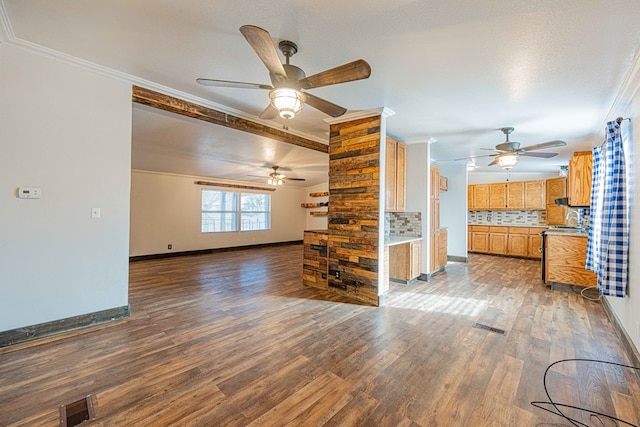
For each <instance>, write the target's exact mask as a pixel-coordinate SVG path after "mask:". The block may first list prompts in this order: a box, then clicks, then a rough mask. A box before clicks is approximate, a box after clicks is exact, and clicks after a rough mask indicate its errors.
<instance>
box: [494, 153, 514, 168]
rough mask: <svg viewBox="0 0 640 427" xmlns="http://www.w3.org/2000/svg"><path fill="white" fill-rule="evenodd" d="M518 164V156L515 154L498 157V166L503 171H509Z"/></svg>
mask: <svg viewBox="0 0 640 427" xmlns="http://www.w3.org/2000/svg"><path fill="white" fill-rule="evenodd" d="M516 163H518V156H517V155H516V154H507V155H505V156H500V157H498V164H499V165H500V167H501V168H502V169H504V170H509V169H511V168H512V167H514V166H515V165H516Z"/></svg>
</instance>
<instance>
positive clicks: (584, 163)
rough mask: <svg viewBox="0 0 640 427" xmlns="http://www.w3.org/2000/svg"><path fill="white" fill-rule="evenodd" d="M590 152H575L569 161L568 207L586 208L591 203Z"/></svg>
mask: <svg viewBox="0 0 640 427" xmlns="http://www.w3.org/2000/svg"><path fill="white" fill-rule="evenodd" d="M592 162H593V160H592V157H591V151H576V152H575V153H573V157H571V160H569V177H568V181H567V186H568V190H567V193H568V194H567V197H568V198H569V206H575V207H588V206H589V204H590V201H591V168H592Z"/></svg>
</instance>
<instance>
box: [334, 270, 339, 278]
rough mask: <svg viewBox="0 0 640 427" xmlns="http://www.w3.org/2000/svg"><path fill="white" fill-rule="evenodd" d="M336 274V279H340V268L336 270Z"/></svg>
mask: <svg viewBox="0 0 640 427" xmlns="http://www.w3.org/2000/svg"><path fill="white" fill-rule="evenodd" d="M334 276H336V279H339V278H340V271H339V270H336V271H335V272H334Z"/></svg>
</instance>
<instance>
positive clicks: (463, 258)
mask: <svg viewBox="0 0 640 427" xmlns="http://www.w3.org/2000/svg"><path fill="white" fill-rule="evenodd" d="M447 261H451V262H464V263H465V264H467V263H468V262H469V258H468V257H466V256H456V255H448V256H447Z"/></svg>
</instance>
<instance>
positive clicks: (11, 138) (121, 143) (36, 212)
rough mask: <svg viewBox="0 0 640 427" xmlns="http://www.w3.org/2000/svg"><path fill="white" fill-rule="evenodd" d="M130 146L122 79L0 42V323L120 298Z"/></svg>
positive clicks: (78, 310) (123, 296)
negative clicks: (37, 194) (23, 190)
mask: <svg viewBox="0 0 640 427" xmlns="http://www.w3.org/2000/svg"><path fill="white" fill-rule="evenodd" d="M130 153H131V86H130V85H129V84H126V83H123V82H120V81H116V80H112V79H110V78H107V77H104V76H100V75H97V74H94V73H92V72H88V71H85V70H81V69H79V68H76V67H74V66H71V65H68V64H65V63H64V62H62V61H56V60H53V59H51V58H48V57H45V56H41V55H36V54H32V53H29V52H27V51H25V50H22V49H18V48H15V47H11V46H8V45H6V44H0V207H1V208H0V242H1V243H2V244H1V245H0V331H5V330H11V329H15V328H18V327H22V326H29V325H34V324H38V323H42V322H48V321H53V320H58V319H63V318H67V317H72V316H75V315H80V314H86V313H90V312H95V311H100V310H105V309H109V308H116V307H121V306H125V305H127V304H128V299H127V289H128V266H129V264H128V241H129V176H130V167H131V166H130ZM20 186H33V187H40V188H41V189H42V198H41V199H37V200H25V199H18V198H17V197H16V190H17V188H18V187H20ZM93 207H98V208H100V209H101V214H102V215H101V216H102V218H101V219H91V218H90V212H91V208H93Z"/></svg>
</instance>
